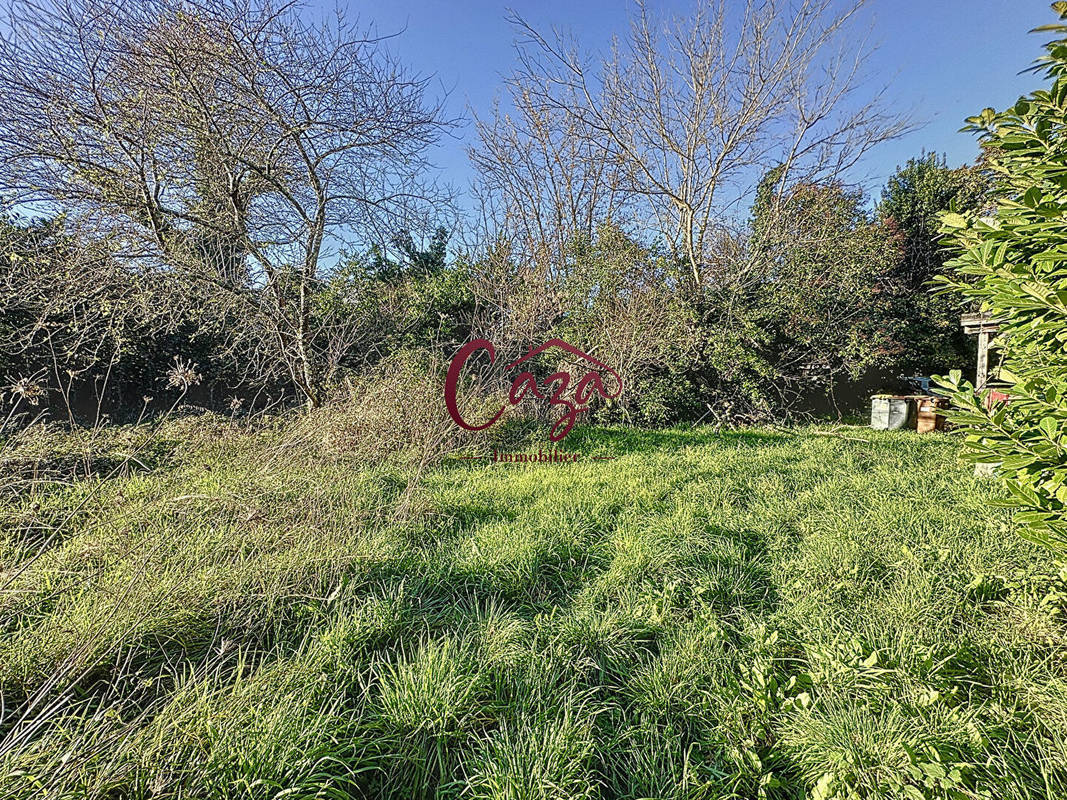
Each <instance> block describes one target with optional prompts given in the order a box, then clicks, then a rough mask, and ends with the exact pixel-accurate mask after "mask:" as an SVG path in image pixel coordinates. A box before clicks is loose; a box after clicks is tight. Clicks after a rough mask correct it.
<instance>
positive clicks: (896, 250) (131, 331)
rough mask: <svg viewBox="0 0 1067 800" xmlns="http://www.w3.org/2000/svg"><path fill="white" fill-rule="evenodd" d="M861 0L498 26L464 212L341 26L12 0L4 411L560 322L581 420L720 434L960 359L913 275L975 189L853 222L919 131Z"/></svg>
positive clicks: (254, 9) (6, 102)
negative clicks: (889, 143) (870, 46)
mask: <svg viewBox="0 0 1067 800" xmlns="http://www.w3.org/2000/svg"><path fill="white" fill-rule="evenodd" d="M858 5H859V4H856V5H854V6H850V7H848V8H845V9H844V10H841V9H840V8H838V7H837V6H836V5H835V4H833V3H831V2H829V0H806V2H802V3H799V4H797V3H793V4H785V3H775V2H770V3H767V2H761V3H755V2H752V3H749V4H747V5H746V6H745V7H744V8H743V9H742V10H741V11H740V13H739V14H738V15H737V18H736V19H735V18H734V17H733V16H732V15H731V14H732V13H734V12H729V13H728V12H727V10H726V7H725V5H724V4H723V5H719V6H711V5H709V4H704V3H698V4H697V5H696V7H695V8H694V10H693V12H692V14H690V15H688V16H685V17H678V18H659V17H657V16H656V15H654V14H652V13H651V12H650V11H648V10H647V9H645V8H644V7H643V6H638V7H637V10H636V12H635V13H634V15H633V18H632V21H631V28H630V30H629V31H628V33H627V35H626V36H624V37H621V38H619V39H617V40H615V41H614V42H613V44H612V46H611V48H610V50H609V52H608V53H607V55H606V56H603V57H600V58H596V57H594V56H593V54H592V53H590V52H588V51H586V50H584V49H583V48H582V46H581V44H580V43H577V42H573V41H570V40H568V39H566V38H563V37H558V36H555V35H548V34H546V33H543V32H540V31H538V30H536V29H534V28H533V27H532V26H530V25H529V24H527V23H526V22H525V21H524V20H522V19H521V18H519V17H514V18H513V19H512V22H513V23H514V26H515V28H516V30H517V32H518V33H519V35H520V38H519V42H518V45H517V68H516V70H515V72H514V74H513V75H512V76H510V77H509V78H508V80H507V82H506V85H505V87H504V88H505V92H506V95H507V97H506V100H507V102H506V105H505V106H501V107H498V108H495V109H493V110H492V111H491V113H490V114H489V116H488V117H486V118H478V119H476V121H475V129H476V133H477V140H476V141H475V143H474V144H472V146H471V147H470V158H471V161H472V163H473V165H474V166H475V168H476V171H477V175H478V180H477V182H476V185H475V186H474V187H472V195H473V197H474V198H475V200H476V203H477V207H478V209H479V213H478V214H476V215H473V218H472V215H471V214H463V213H460V212H459V211H458V210H457V208H458V205H457V202H456V197H455V193H454V192H452V191H451V190H449V188H448V187H446V186H443V185H441V184H440V183H439V182H436V181H434V180H433V179H432V177H433V172H432V170H431V165H430V163H429V160H428V159H429V153H430V152H431V149H432V147H433V145H434V144H435V143H436V141H437V140H438V139H439V137H440V136H442V135H444V134H445V133H447V132H448V131H450V130H451V129H452V128H453V127H454V126H455V125H456V124H457V121H456V120H452V119H449V118H447V116H446V114H445V112H444V107H443V105H442V102H441V100H440V99H438V98H434V97H431V96H430V92H429V84H428V80H427V79H426V78H425V77H422V76H417V75H413V74H412V73H411V72H410V71H409V70H408V69H407V68H405V66H404V65H403V64H401V63H399V61H398V60H397V59H396V58H395V57H394V56H393V55H392V54H391V53H390V51H389V49H388V42H387V41H385V40H383V39H381V38H379V37H377V36H375V35H373V34H372V33H370V32H367V31H360V30H357V29H354V28H352V27H350V26H349V25H348V24H347V23H346V22H345V20H344V18H343V17H340V18H338V19H336V20H335V21H331V22H329V23H323V22H321V21H319V20H316V19H312V18H311V16H310V15H308V14H307V13H305V11H304V10H302V9H300V8H298V7H294V6H290V5H283V6H278V7H275V6H272V5H270V4H268V3H261V2H253V0H207V2H202V3H196V4H191V3H187V2H181V1H180V0H150V2H147V3H136V4H134V3H127V2H122V0H61V1H60V2H49V3H47V4H44V5H41V4H37V3H32V2H26V1H25V0H20V2H16V3H15V4H14V5H13V6H12V8H11V10H10V17H9V19H8V21H7V28H8V32H7V33H5V34H3V35H2V36H0V132H2V135H0V192H2V197H3V201H4V204H5V206H6V209H7V213H8V218H7V220H6V221H5V222H4V223H3V228H2V232H0V240H2V247H3V258H2V259H0V270H2V281H0V291H2V292H3V294H2V300H0V337H2V340H3V346H2V348H0V352H2V354H3V355H2V356H0V358H2V359H3V362H2V363H0V370H2V373H3V375H4V376H5V377H6V379H7V380H6V382H7V383H8V384H9V386H8V394H9V400H10V402H11V403H12V404H13V405H17V406H19V409H20V411H26V410H28V409H30V408H31V406H32V404H35V403H45V404H46V405H48V406H49V407H50V408H52V409H65V410H64V411H63V412H62V413H63V414H64V415H66V416H68V417H69V419H70V421H71V422H72V423H73V422H75V419H76V418H77V421H79V422H85V421H86V420H87V417H90V416H92V417H93V418H99V417H100V416H101V414H103V413H110V414H111V415H112V416H116V417H117V416H120V415H125V416H137V415H139V414H142V413H145V412H146V409H147V410H148V411H151V410H153V409H158V408H159V407H160V405H161V404H162V405H165V404H166V403H167V402H169V401H170V399H172V398H173V396H174V395H175V393H176V392H177V391H179V390H180V391H181V392H183V393H187V394H186V397H187V399H189V398H195V399H196V400H197V402H201V403H202V404H204V405H209V406H212V407H216V408H229V409H230V410H232V411H235V412H236V411H237V410H239V409H248V408H257V407H263V406H265V405H269V404H270V403H276V402H301V403H305V404H307V405H309V406H313V407H314V406H318V405H321V404H323V403H325V402H327V401H328V400H329V399H330V398H331V397H334V396H336V397H344V396H345V395H346V392H350V391H351V387H352V385H353V381H358V380H359V379H360V376H364V375H367V374H370V373H372V372H373V371H375V370H380V369H381V368H383V367H384V366H388V365H389V364H391V363H393V362H394V360H395V359H396V357H397V355H398V354H401V353H407V354H409V355H411V356H412V358H414V360H415V361H417V362H419V363H422V364H424V365H426V367H425V368H426V369H431V367H430V365H431V364H434V363H439V361H440V359H441V358H442V357H444V358H447V357H448V356H450V355H451V353H452V352H453V351H454V350H455V348H456V347H457V346H458V345H459V344H460V343H462V342H463V341H466V340H467V339H469V338H470V337H472V336H475V335H478V336H485V337H487V338H490V339H491V340H492V341H494V343H496V344H497V347H498V348H499V349H500V350H501V351H502V352H503V353H504V354H510V353H515V354H516V355H521V354H522V352H524V351H525V349H527V348H528V347H530V346H531V345H535V344H540V343H541V342H543V341H544V340H545V339H546V338H549V337H551V336H561V337H563V338H565V339H567V340H568V341H571V342H572V343H574V344H575V345H577V346H579V347H582V348H584V349H585V350H587V351H588V352H591V353H594V354H596V355H597V356H598V357H599V358H601V359H603V360H605V361H607V362H609V363H612V364H613V365H615V366H616V368H617V369H618V370H619V371H620V372H621V373H622V374H623V375H625V376H626V379H627V381H628V386H627V391H626V393H625V395H624V397H623V399H622V401H621V402H620V403H618V404H616V405H614V406H612V407H610V408H603V409H600V411H599V412H598V413H600V414H602V415H604V416H606V417H611V418H622V419H628V420H631V421H638V422H648V423H665V422H671V421H675V420H679V419H716V420H719V421H743V420H755V419H762V418H768V417H770V416H781V415H783V414H788V413H791V412H796V411H802V410H804V409H805V408H806V407H808V406H810V404H811V401H812V398H813V396H815V395H817V394H819V393H823V392H830V393H832V391H833V387H834V386H835V385H837V384H839V383H840V382H841V381H843V380H844V381H847V380H854V379H857V378H859V377H861V376H863V375H864V374H866V373H869V372H870V371H871V370H874V369H882V370H884V371H885V374H886V375H901V374H908V373H916V372H917V373H921V374H929V373H932V372H943V371H946V370H948V369H951V368H953V367H956V366H960V365H962V364H965V363H966V362H967V360H968V355H967V348H968V343H967V342H966V341H965V340H962V339H961V335H960V333H959V328H958V313H959V309H958V308H957V304H956V302H955V301H953V300H952V299H950V298H947V297H945V296H932V295H930V293H929V291H928V282H929V281H930V280H931V279H932V278H933V277H934V276H935V275H937V274H939V273H940V272H941V271H942V268H943V255H942V253H941V250H940V244H939V240H938V237H939V234H938V231H937V222H936V219H937V215H938V214H939V213H940V212H942V211H944V210H947V209H949V208H952V209H955V210H957V211H967V210H973V209H977V208H979V207H980V206H982V204H983V203H985V202H986V201H985V197H986V195H987V192H988V187H989V185H990V177H989V174H988V172H987V170H985V169H984V168H983V167H982V165H977V166H974V167H963V168H959V169H950V168H949V167H948V166H947V165H946V164H945V163H944V161H943V160H942V159H939V158H938V157H936V156H934V155H923V156H921V157H920V158H917V159H914V160H912V161H910V162H908V164H906V165H905V166H904V167H902V168H900V169H899V170H898V172H897V173H896V174H895V175H894V176H893V177H892V178H891V179H890V181H889V183H888V184H887V185H886V187H885V188H884V190H883V192H882V196H881V198H880V199H879V200H878V201H877V202H876V203H874V204H873V207H872V204H871V202H870V199H869V198H868V197H866V196H865V195H864V193H863V192H862V191H860V190H859V189H858V188H856V187H855V186H854V185H853V184H852V183H850V175H851V174H852V172H851V169H852V167H854V166H855V164H856V163H857V162H858V160H859V159H860V158H861V157H862V156H863V155H865V154H866V153H867V152H868V151H869V150H870V149H871V148H872V147H874V146H876V145H877V144H878V143H880V142H883V141H885V140H887V139H889V138H892V137H894V136H896V135H899V134H900V133H901V132H903V131H905V130H907V129H908V128H909V126H910V123H909V121H908V120H907V119H906V118H904V117H902V116H901V115H899V114H896V113H894V112H892V111H891V110H889V108H888V105H887V103H886V102H884V101H883V99H882V96H881V93H880V92H878V91H872V90H870V89H869V87H868V84H867V83H866V82H865V76H864V72H863V63H864V57H865V52H864V50H863V45H862V42H861V40H858V39H856V38H854V37H851V36H850V33H851V31H852V27H853V17H854V15H855V11H856V9H857V8H858ZM734 23H737V24H734ZM857 42H859V44H857ZM507 360H508V359H506V358H501V359H500V362H506V361H507ZM183 376H184V377H183ZM194 386H195V387H196V388H195V389H194V388H193V387H194Z"/></svg>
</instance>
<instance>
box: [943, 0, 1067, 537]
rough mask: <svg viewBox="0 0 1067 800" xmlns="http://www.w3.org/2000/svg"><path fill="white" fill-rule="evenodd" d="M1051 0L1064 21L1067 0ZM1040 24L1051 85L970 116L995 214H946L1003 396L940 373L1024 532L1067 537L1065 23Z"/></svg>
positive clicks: (953, 281)
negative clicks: (996, 349) (991, 337)
mask: <svg viewBox="0 0 1067 800" xmlns="http://www.w3.org/2000/svg"><path fill="white" fill-rule="evenodd" d="M1053 9H1054V10H1055V11H1056V12H1057V13H1058V14H1059V16H1060V19H1061V20H1063V21H1065V22H1067V3H1055V4H1054V5H1053ZM1039 30H1042V31H1049V32H1053V33H1055V34H1056V35H1057V36H1058V37H1059V38H1057V39H1056V40H1055V41H1052V42H1050V43H1049V44H1047V45H1046V46H1045V49H1046V51H1047V54H1046V55H1045V56H1044V57H1042V58H1041V59H1039V60H1038V62H1037V65H1036V66H1035V69H1037V70H1040V71H1041V72H1042V73H1043V74H1044V75H1045V77H1046V78H1047V79H1048V80H1049V81H1051V85H1050V86H1049V87H1048V88H1045V89H1040V90H1038V91H1035V92H1033V93H1031V94H1030V95H1028V96H1026V97H1023V98H1020V99H1019V101H1018V102H1017V103H1016V104H1015V105H1014V106H1013V107H1011V108H1009V109H1007V110H1005V111H1001V112H999V113H998V112H995V111H994V110H993V109H989V108H987V109H985V110H984V111H983V112H982V113H981V114H980V115H978V116H976V117H972V118H970V119H968V123H969V125H970V129H971V130H973V131H977V132H979V133H980V134H981V143H982V146H983V148H984V150H985V152H986V154H987V157H988V163H989V167H990V169H991V170H992V171H993V172H994V173H995V175H996V176H997V188H996V199H997V209H996V212H995V214H994V215H993V216H991V217H978V216H977V215H976V214H974V213H971V214H969V215H966V216H965V215H963V214H960V213H956V212H950V213H947V214H946V215H944V217H943V223H944V229H945V231H946V233H948V234H949V236H950V237H951V240H952V241H953V243H954V244H955V246H956V247H957V248H958V249H959V252H958V255H957V256H956V257H955V258H954V259H953V260H951V261H949V262H947V266H948V267H949V268H950V269H951V270H953V272H954V274H953V275H952V276H951V277H946V278H943V279H942V281H943V282H944V283H945V284H946V285H947V286H949V287H951V288H953V289H955V290H956V291H958V292H959V293H960V294H961V295H962V296H963V297H964V298H965V299H966V300H967V301H969V302H972V303H974V304H976V305H978V306H979V307H980V308H981V310H983V311H985V312H988V313H989V314H990V315H992V317H993V318H995V319H997V320H1000V321H1001V328H1000V333H999V334H998V341H999V344H1000V347H1001V349H1002V351H1003V358H1002V362H1001V365H1002V366H1001V371H1000V377H1001V378H1002V379H1003V380H1004V381H1006V382H1007V384H1008V388H1007V389H1006V392H1007V394H1008V395H1009V396H1010V399H1009V400H1007V401H1003V400H1001V401H994V400H993V398H992V397H991V396H990V392H989V391H982V392H978V391H976V390H975V387H974V386H972V385H971V384H969V383H965V382H962V381H961V380H960V375H959V373H953V374H952V375H950V376H949V378H948V379H945V380H943V385H944V386H945V387H946V389H947V390H948V391H949V392H951V394H952V396H953V399H954V401H955V404H956V406H957V407H958V410H957V411H956V412H955V414H954V415H953V416H954V419H955V421H956V422H957V423H958V424H960V425H962V426H963V428H964V429H965V430H966V432H967V440H966V441H967V452H968V454H969V456H970V457H971V458H972V459H973V460H975V461H979V462H986V463H992V464H997V465H998V467H997V474H998V475H999V477H1000V478H1001V480H1002V481H1003V482H1004V484H1005V486H1006V487H1007V488H1008V490H1009V491H1010V494H1011V499H1010V500H1008V501H1005V502H1008V503H1010V504H1012V505H1015V506H1018V507H1020V508H1021V509H1022V510H1021V512H1020V518H1021V519H1022V520H1023V521H1024V522H1026V523H1027V525H1028V528H1027V535H1029V536H1030V537H1032V538H1034V539H1035V540H1037V541H1040V542H1042V543H1044V544H1047V545H1050V546H1057V547H1063V546H1064V545H1065V544H1067V521H1065V520H1064V509H1065V504H1067V24H1063V23H1059V24H1054V25H1046V26H1043V27H1042V28H1040V29H1039Z"/></svg>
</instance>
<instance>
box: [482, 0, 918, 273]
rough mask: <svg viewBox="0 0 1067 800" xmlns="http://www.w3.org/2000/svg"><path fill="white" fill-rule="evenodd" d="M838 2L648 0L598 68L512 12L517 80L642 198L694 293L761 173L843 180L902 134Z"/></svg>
mask: <svg viewBox="0 0 1067 800" xmlns="http://www.w3.org/2000/svg"><path fill="white" fill-rule="evenodd" d="M837 5H838V4H837V3H835V2H834V0H797V1H796V2H789V3H787V2H784V1H782V0H748V2H747V3H746V4H745V5H744V6H743V7H742V8H740V9H738V4H737V3H728V2H725V0H719V2H717V3H711V2H699V3H698V6H697V8H696V10H695V12H694V13H693V14H692V15H690V16H686V17H680V18H675V19H669V20H665V21H658V20H656V19H654V18H653V16H652V15H651V14H650V13H649V12H648V10H647V9H646V7H645V6H644V5H639V6H638V8H637V12H636V14H635V15H634V17H633V19H632V23H631V27H630V31H629V34H628V36H626V37H625V39H621V40H619V39H616V40H613V43H612V46H611V49H610V52H609V53H608V55H607V56H606V57H605V58H602V59H600V60H599V61H597V60H594V59H592V58H590V57H589V56H588V55H587V54H585V53H583V52H582V51H581V50H580V49H579V48H578V46H577V45H575V44H574V43H572V42H571V41H570V40H568V39H567V38H565V37H564V36H562V35H560V34H558V33H557V34H551V35H546V34H542V33H540V32H538V31H537V30H535V29H534V28H533V27H532V26H531V25H529V24H528V23H527V22H525V21H524V20H523V19H522V18H521V17H518V16H513V17H512V22H513V23H514V24H515V25H516V26H517V27H518V29H519V31H520V32H521V34H522V35H523V37H524V38H523V39H522V40H521V41H520V43H519V60H520V67H519V70H518V72H517V74H516V76H515V77H514V79H513V84H514V85H515V86H518V87H521V89H522V95H521V97H522V101H523V103H522V107H523V108H524V109H526V108H528V109H529V110H528V112H526V111H524V112H523V113H524V114H526V113H528V114H529V115H530V116H533V117H534V118H539V119H546V120H550V121H551V120H556V121H558V127H557V129H556V133H555V134H554V135H558V136H562V137H576V138H577V139H578V140H579V142H577V143H574V144H571V145H570V146H569V149H570V150H571V151H576V152H580V153H583V154H586V157H593V160H594V161H595V162H596V163H600V162H603V163H605V164H607V165H610V166H609V167H608V169H609V170H615V171H616V173H615V174H617V175H618V176H619V178H620V183H619V189H618V191H619V193H620V194H626V195H629V196H631V197H635V198H638V199H640V200H643V201H644V205H645V208H646V211H647V218H648V219H649V221H650V226H651V228H652V230H653V231H654V232H655V233H657V234H660V235H662V236H664V237H665V238H666V240H667V241H668V242H669V243H670V245H671V247H672V248H673V250H674V252H675V253H676V255H677V256H678V258H679V259H681V260H683V261H684V263H685V264H686V265H687V270H688V273H689V276H688V277H689V280H690V281H691V283H692V288H693V289H694V290H695V289H696V288H697V287H699V286H700V285H701V284H702V282H703V281H704V280H705V279H706V278H707V277H708V275H707V274H706V273H707V272H708V271H709V270H708V265H709V264H713V263H714V262H715V261H716V260H717V259H716V257H715V253H714V252H713V248H714V242H715V240H716V238H717V233H716V231H717V228H718V227H719V226H720V225H721V224H722V223H723V222H724V221H726V220H727V219H728V218H729V216H730V211H731V209H732V208H736V206H737V204H738V203H740V201H741V200H742V199H743V198H744V197H746V196H747V195H748V193H749V191H750V190H751V189H752V188H753V187H754V186H755V185H756V182H757V181H758V179H759V176H760V175H761V174H762V173H763V172H764V171H766V170H767V169H768V168H771V167H773V166H776V165H783V173H784V174H783V179H782V186H785V185H787V184H788V183H791V182H792V180H795V179H803V180H805V181H809V182H812V181H818V180H826V179H831V178H835V177H837V176H838V175H840V174H841V173H842V172H843V171H844V170H846V169H848V168H849V167H850V166H852V165H854V164H855V163H856V161H857V160H858V159H859V158H860V156H862V155H863V153H865V152H866V151H867V150H868V149H869V148H870V147H871V146H872V145H874V144H876V143H878V142H880V141H883V140H885V139H887V138H889V137H892V136H894V135H897V134H899V133H901V132H902V131H904V130H905V129H906V127H907V123H906V121H905V120H904V119H903V118H902V117H900V116H898V115H896V114H893V113H889V112H886V111H884V110H883V108H882V103H881V97H880V93H877V92H876V93H874V95H873V97H870V98H869V99H862V98H860V97H859V96H858V95H859V92H860V89H861V87H862V86H863V78H864V76H863V73H862V67H863V63H864V57H865V55H866V53H865V49H864V46H863V43H862V41H860V43H859V45H858V46H855V45H854V46H852V47H849V46H848V44H847V43H846V44H842V42H843V41H845V42H850V41H855V40H851V39H845V38H844V37H845V34H846V32H847V29H848V27H849V23H850V21H851V20H852V19H853V17H854V16H855V13H856V11H857V9H858V8H859V7H860V6H861V5H862V0H858V2H855V3H853V4H852V5H850V6H848V7H846V8H845V9H844V10H836V8H837ZM513 149H514V148H511V149H509V152H511V151H512V150H513ZM594 153H595V157H594V156H593V154H594ZM497 160H498V161H501V160H502V159H499V158H498V159H497ZM483 171H484V170H483Z"/></svg>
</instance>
